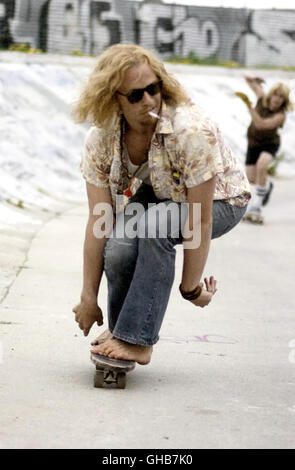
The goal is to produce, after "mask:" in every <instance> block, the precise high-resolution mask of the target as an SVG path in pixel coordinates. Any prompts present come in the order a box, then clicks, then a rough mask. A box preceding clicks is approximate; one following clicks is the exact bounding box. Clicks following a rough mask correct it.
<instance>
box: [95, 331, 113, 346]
mask: <svg viewBox="0 0 295 470" xmlns="http://www.w3.org/2000/svg"><path fill="white" fill-rule="evenodd" d="M112 337H113V335H112V333H111V332H110V330H105V331H104V332H103V333H101V335H99V336H98V337H97V338H96V339H94V340H93V341H92V342H91V346H97V345H99V344H101V343H103V342H104V341H106V340H107V339H110V338H112Z"/></svg>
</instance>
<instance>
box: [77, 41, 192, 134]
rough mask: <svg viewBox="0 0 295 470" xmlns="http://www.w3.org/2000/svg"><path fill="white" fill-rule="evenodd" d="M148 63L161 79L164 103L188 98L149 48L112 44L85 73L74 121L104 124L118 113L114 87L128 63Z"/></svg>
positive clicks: (180, 101) (119, 82) (172, 102)
mask: <svg viewBox="0 0 295 470" xmlns="http://www.w3.org/2000/svg"><path fill="white" fill-rule="evenodd" d="M143 63H147V64H149V66H150V67H151V69H152V71H153V72H154V74H155V75H156V76H157V77H158V78H159V80H162V97H163V99H164V100H165V101H166V102H167V103H168V104H181V103H187V102H189V100H190V99H189V97H188V95H187V94H186V92H185V90H184V89H183V87H182V86H181V85H180V83H179V82H178V81H177V80H176V79H175V78H173V77H172V76H171V75H170V74H169V73H168V72H167V71H166V70H165V67H164V65H163V63H162V62H161V61H160V60H158V59H157V57H156V56H155V55H154V54H153V53H152V52H151V51H149V50H147V49H144V48H143V47H141V46H137V45H135V44H115V45H113V46H111V47H109V48H107V49H106V50H105V51H104V52H103V53H102V54H101V55H100V56H99V58H98V62H97V64H96V65H95V67H94V69H93V70H92V72H91V73H90V75H89V77H88V81H87V83H86V84H85V86H84V88H83V89H82V92H81V95H80V97H79V98H78V100H77V102H76V103H74V105H73V109H72V115H73V117H74V118H75V120H76V121H77V122H80V123H81V122H85V121H90V122H91V123H92V124H94V125H96V126H98V127H104V126H107V124H108V123H109V124H110V123H111V122H112V121H113V119H114V116H119V115H120V114H121V111H120V107H119V104H118V101H117V98H116V91H117V90H118V89H119V88H120V85H121V84H122V82H123V80H124V74H125V72H126V70H128V69H129V68H130V67H133V66H136V65H140V64H143Z"/></svg>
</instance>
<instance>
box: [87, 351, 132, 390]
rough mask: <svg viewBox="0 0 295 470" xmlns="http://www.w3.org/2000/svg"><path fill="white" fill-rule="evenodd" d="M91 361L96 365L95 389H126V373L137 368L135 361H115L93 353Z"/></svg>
mask: <svg viewBox="0 0 295 470" xmlns="http://www.w3.org/2000/svg"><path fill="white" fill-rule="evenodd" d="M90 358H91V361H92V362H93V364H94V365H95V368H96V371H95V375H94V387H95V388H104V387H108V388H125V387H126V373H127V372H129V371H131V370H133V369H134V368H135V362H134V361H126V360H123V359H113V358H110V357H107V356H102V355H101V354H94V353H91V356H90Z"/></svg>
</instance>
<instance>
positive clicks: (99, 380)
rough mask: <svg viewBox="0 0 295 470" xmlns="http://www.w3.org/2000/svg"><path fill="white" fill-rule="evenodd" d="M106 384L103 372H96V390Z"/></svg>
mask: <svg viewBox="0 0 295 470" xmlns="http://www.w3.org/2000/svg"><path fill="white" fill-rule="evenodd" d="M103 384H104V374H103V372H99V371H98V370H97V371H96V373H95V375H94V387H95V388H103Z"/></svg>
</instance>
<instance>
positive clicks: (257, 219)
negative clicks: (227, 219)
mask: <svg viewBox="0 0 295 470" xmlns="http://www.w3.org/2000/svg"><path fill="white" fill-rule="evenodd" d="M243 220H248V222H251V223H252V224H259V225H262V224H263V223H264V220H263V217H262V215H261V214H258V213H257V212H248V213H247V214H245V215H244V217H243Z"/></svg>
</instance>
